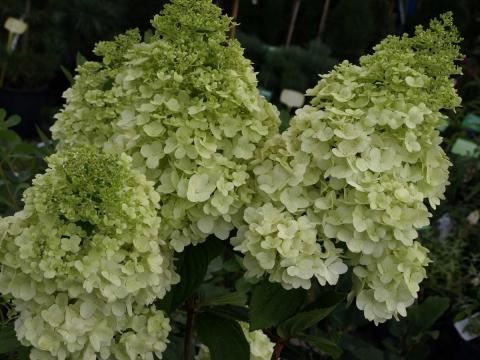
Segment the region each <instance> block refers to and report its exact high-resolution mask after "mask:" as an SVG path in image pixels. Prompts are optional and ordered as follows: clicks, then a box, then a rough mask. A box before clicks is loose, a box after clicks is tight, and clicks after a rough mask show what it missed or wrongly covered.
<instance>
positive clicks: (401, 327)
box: [387, 317, 407, 337]
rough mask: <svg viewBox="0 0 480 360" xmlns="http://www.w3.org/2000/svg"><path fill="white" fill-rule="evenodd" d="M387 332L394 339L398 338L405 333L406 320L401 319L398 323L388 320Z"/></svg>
mask: <svg viewBox="0 0 480 360" xmlns="http://www.w3.org/2000/svg"><path fill="white" fill-rule="evenodd" d="M387 326H388V331H390V334H392V335H393V336H395V337H400V336H402V335H403V334H404V333H405V330H406V327H407V319H406V318H404V317H402V318H400V320H399V321H397V320H395V319H390V320H389V321H388V322H387Z"/></svg>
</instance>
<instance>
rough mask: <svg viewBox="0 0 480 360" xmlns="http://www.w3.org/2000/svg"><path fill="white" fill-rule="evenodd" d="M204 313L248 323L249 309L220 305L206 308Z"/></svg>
mask: <svg viewBox="0 0 480 360" xmlns="http://www.w3.org/2000/svg"><path fill="white" fill-rule="evenodd" d="M204 311H205V312H208V313H210V314H215V315H218V316H221V317H224V318H227V319H233V320H237V321H243V322H246V323H248V308H246V307H244V306H237V305H220V306H212V307H209V308H205V309H204Z"/></svg>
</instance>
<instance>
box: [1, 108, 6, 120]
mask: <svg viewBox="0 0 480 360" xmlns="http://www.w3.org/2000/svg"><path fill="white" fill-rule="evenodd" d="M5 116H7V112H6V111H5V109H2V108H0V122H2V121H3V119H5Z"/></svg>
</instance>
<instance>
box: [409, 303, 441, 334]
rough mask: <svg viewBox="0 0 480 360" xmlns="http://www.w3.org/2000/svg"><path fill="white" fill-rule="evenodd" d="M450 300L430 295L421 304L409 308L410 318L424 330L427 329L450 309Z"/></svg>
mask: <svg viewBox="0 0 480 360" xmlns="http://www.w3.org/2000/svg"><path fill="white" fill-rule="evenodd" d="M449 305H450V300H449V299H448V298H444V297H440V296H430V297H428V298H427V299H426V300H425V301H424V302H423V303H422V304H421V305H420V306H417V307H414V308H412V309H410V310H409V314H408V318H409V319H411V320H413V322H414V324H415V325H416V326H417V327H419V328H420V329H422V330H427V329H428V328H430V326H432V325H433V324H434V323H435V321H437V319H438V318H439V317H440V316H442V314H443V313H444V312H445V310H447V309H448V306H449Z"/></svg>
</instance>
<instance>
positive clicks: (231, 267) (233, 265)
mask: <svg viewBox="0 0 480 360" xmlns="http://www.w3.org/2000/svg"><path fill="white" fill-rule="evenodd" d="M223 268H224V269H225V271H228V272H236V271H238V270H240V269H241V266H240V264H239V263H238V261H237V259H230V260H227V261H225V262H224V263H223Z"/></svg>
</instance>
